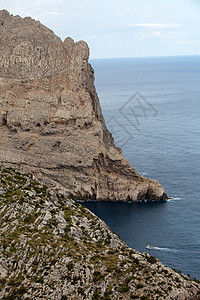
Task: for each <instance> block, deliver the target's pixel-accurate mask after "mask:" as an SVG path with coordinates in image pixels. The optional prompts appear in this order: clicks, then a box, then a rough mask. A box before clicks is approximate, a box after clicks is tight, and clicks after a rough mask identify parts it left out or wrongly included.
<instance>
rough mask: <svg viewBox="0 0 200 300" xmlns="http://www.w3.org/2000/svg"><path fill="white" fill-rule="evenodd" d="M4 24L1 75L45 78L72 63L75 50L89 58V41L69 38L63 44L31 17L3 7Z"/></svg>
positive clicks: (1, 22)
mask: <svg viewBox="0 0 200 300" xmlns="http://www.w3.org/2000/svg"><path fill="white" fill-rule="evenodd" d="M0 26H1V27H0V28H1V30H0V51H1V61H0V62H1V64H0V76H1V77H9V78H41V77H43V76H49V75H52V74H55V73H58V72H60V71H61V70H63V69H65V68H66V67H68V66H69V61H70V57H71V55H72V53H73V51H74V52H75V53H77V52H79V55H80V53H81V54H82V55H83V56H84V57H85V59H86V60H88V57H89V49H88V46H87V44H86V43H85V42H78V43H74V41H73V40H72V39H69V38H68V39H66V40H65V41H64V43H63V42H62V41H61V39H60V38H59V37H57V36H56V35H55V34H54V32H53V31H52V30H50V29H48V28H47V27H46V26H44V25H42V24H41V23H40V22H38V21H35V20H33V19H32V18H30V17H26V18H21V17H19V16H13V15H10V14H9V12H7V11H6V10H2V11H0ZM75 55H76V54H75Z"/></svg>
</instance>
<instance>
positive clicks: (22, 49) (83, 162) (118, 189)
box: [0, 10, 167, 201]
mask: <svg viewBox="0 0 200 300" xmlns="http://www.w3.org/2000/svg"><path fill="white" fill-rule="evenodd" d="M0 51H1V57H0V91H1V93H0V162H1V163H2V164H4V165H11V166H16V167H18V168H20V169H21V170H22V171H27V172H31V173H33V174H34V175H35V176H36V177H37V178H39V179H41V180H42V181H43V182H45V183H46V184H48V186H51V187H56V188H58V189H60V190H63V192H64V193H65V194H66V195H67V196H70V197H73V198H74V199H98V200H111V201H139V200H144V199H147V200H163V199H166V198H167V196H166V193H165V191H164V189H163V188H162V187H161V185H160V184H159V183H158V181H155V180H151V179H147V178H143V177H142V176H140V175H139V174H138V173H137V172H136V171H135V169H134V168H132V167H131V166H130V164H129V162H128V161H127V160H126V159H125V158H124V157H123V155H122V153H121V150H120V149H119V148H117V147H115V144H114V140H113V137H112V135H111V134H110V132H109V131H108V130H107V128H106V125H105V121H104V118H103V116H102V112H101V108H100V104H99V100H98V96H97V94H96V90H95V87H94V71H93V69H92V67H91V65H90V64H89V63H88V57H89V49H88V46H87V44H86V43H85V42H83V41H80V42H78V43H74V41H73V40H72V39H71V38H67V39H65V41H64V42H62V41H61V40H60V38H58V37H57V36H56V35H55V34H54V33H53V32H52V31H51V30H49V29H48V28H46V27H45V26H43V25H42V24H40V22H36V21H35V20H33V19H31V18H24V19H22V18H20V17H19V16H12V15H10V14H9V13H8V12H7V11H5V10H3V11H0Z"/></svg>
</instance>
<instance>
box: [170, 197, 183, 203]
mask: <svg viewBox="0 0 200 300" xmlns="http://www.w3.org/2000/svg"><path fill="white" fill-rule="evenodd" d="M179 200H181V198H178V197H177V198H175V197H170V198H169V199H168V200H167V202H173V201H179Z"/></svg>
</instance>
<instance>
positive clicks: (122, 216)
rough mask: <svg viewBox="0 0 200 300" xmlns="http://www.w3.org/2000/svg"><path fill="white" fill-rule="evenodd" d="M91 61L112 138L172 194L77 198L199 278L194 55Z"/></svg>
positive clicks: (198, 71)
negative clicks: (122, 199) (126, 199)
mask: <svg viewBox="0 0 200 300" xmlns="http://www.w3.org/2000/svg"><path fill="white" fill-rule="evenodd" d="M91 64H92V66H93V67H94V69H95V76H96V80H95V84H96V88H97V92H98V95H99V98H100V103H101V107H102V110H103V115H104V118H105V120H106V123H107V124H108V128H109V129H110V130H111V131H112V133H113V135H114V137H115V139H116V144H117V145H118V146H121V148H122V150H123V154H124V156H125V157H126V158H127V159H128V160H129V162H130V164H131V165H132V166H134V167H135V169H136V170H137V171H138V172H139V173H140V174H142V175H144V176H146V177H150V178H153V179H158V180H159V182H160V183H161V184H162V186H163V187H164V188H165V190H166V192H167V194H168V196H170V197H173V199H171V200H169V201H167V202H165V203H155V202H153V203H138V204H133V203H132V204H130V203H101V202H87V203H84V205H85V206H86V207H88V208H89V209H90V210H92V211H93V212H94V213H96V214H97V215H98V216H99V217H100V218H102V219H103V220H104V221H105V222H106V223H107V224H108V225H109V226H110V228H111V229H112V230H113V231H115V232H116V233H117V234H119V235H120V237H121V238H122V240H123V241H125V242H126V243H127V244H128V246H130V247H133V248H135V249H136V250H138V251H140V252H149V253H150V254H151V255H153V256H156V257H157V258H159V259H160V260H161V261H162V262H163V263H164V264H166V265H168V266H170V267H174V268H176V269H178V270H181V271H182V272H183V273H184V274H188V273H189V274H190V275H191V276H192V277H197V278H198V279H200V56H186V57H157V58H127V59H96V60H91ZM146 245H152V246H154V247H155V248H154V249H151V250H150V249H149V250H147V249H145V246H146Z"/></svg>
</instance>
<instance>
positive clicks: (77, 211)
mask: <svg viewBox="0 0 200 300" xmlns="http://www.w3.org/2000/svg"><path fill="white" fill-rule="evenodd" d="M0 233H1V234H0V299H4V300H6V299H49V300H51V299H52V300H64V299H68V300H75V299H77V300H84V299H85V300H95V299H98V300H100V299H102V300H106V299H112V300H118V299H124V300H125V299H127V300H129V299H152V300H154V299H155V300H156V299H160V300H162V299H168V300H170V299H177V300H183V299H184V300H186V299H188V300H189V299H193V300H194V299H199V291H200V290H199V288H200V285H199V284H198V283H197V282H195V281H192V280H191V278H190V277H187V276H184V275H183V274H181V273H180V272H179V273H177V272H175V271H173V270H172V269H170V268H168V267H166V266H164V265H163V264H162V263H161V262H160V261H159V260H157V259H155V257H152V256H150V255H149V254H147V253H143V254H140V253H139V252H137V251H135V250H133V249H131V248H128V247H127V245H126V244H124V243H123V242H122V241H121V240H120V239H119V237H117V236H116V234H114V233H113V232H111V231H110V229H109V228H108V227H107V226H106V224H105V223H104V222H103V221H101V220H100V219H99V218H97V217H96V216H95V215H94V214H93V213H91V212H90V211H89V210H87V209H86V208H84V207H82V206H81V205H79V204H77V203H75V202H74V201H73V200H70V199H67V198H65V197H64V196H62V195H59V194H56V193H55V191H54V190H51V189H49V190H48V189H47V187H45V186H44V185H43V184H41V183H40V182H37V181H35V180H34V179H33V178H32V177H31V176H30V175H25V174H23V175H22V174H20V173H19V172H16V171H14V170H13V169H10V168H9V169H5V168H2V167H1V166H0Z"/></svg>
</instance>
